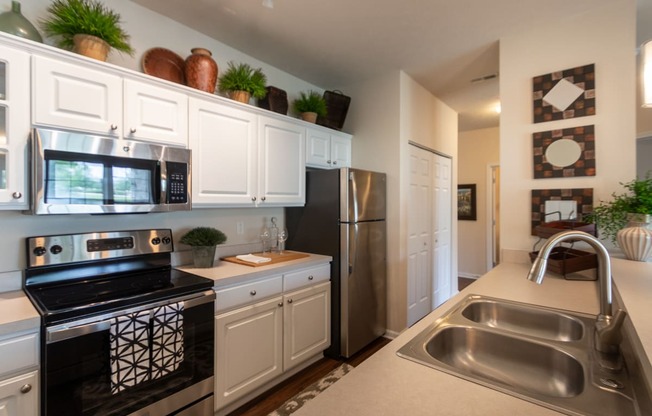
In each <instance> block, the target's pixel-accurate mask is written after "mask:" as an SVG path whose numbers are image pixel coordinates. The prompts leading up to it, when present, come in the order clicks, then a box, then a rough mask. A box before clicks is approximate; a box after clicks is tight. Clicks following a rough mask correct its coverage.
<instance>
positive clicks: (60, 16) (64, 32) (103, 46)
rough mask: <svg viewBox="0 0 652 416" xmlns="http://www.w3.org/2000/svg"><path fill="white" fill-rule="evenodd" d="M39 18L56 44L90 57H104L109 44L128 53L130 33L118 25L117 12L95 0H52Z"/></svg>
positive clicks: (107, 51)
mask: <svg viewBox="0 0 652 416" xmlns="http://www.w3.org/2000/svg"><path fill="white" fill-rule="evenodd" d="M47 12H48V13H49V16H48V17H46V18H44V19H42V20H41V22H40V23H41V27H42V28H43V30H44V32H45V34H46V35H48V36H52V37H55V38H58V41H57V45H58V46H59V47H61V48H64V49H72V50H73V51H74V52H77V53H79V54H82V55H85V56H89V57H91V58H95V59H99V60H101V61H106V57H107V55H108V53H109V51H110V49H111V48H113V49H115V50H117V51H119V52H124V53H127V54H129V55H132V56H133V54H134V50H133V49H132V48H131V46H130V45H129V35H128V34H127V33H126V32H125V31H124V30H123V29H122V27H121V26H120V15H119V14H118V13H115V12H114V11H112V10H110V9H108V8H107V7H105V6H104V5H103V4H102V3H100V2H99V1H96V0H54V1H53V2H52V4H50V6H49V7H48V8H47Z"/></svg>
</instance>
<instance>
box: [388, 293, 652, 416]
mask: <svg viewBox="0 0 652 416" xmlns="http://www.w3.org/2000/svg"><path fill="white" fill-rule="evenodd" d="M594 322H595V317H594V316H591V315H585V314H580V313H576V312H569V311H563V310H557V309H552V308H545V307H540V306H535V305H530V304H524V303H519V302H513V301H508V300H503V299H495V298H490V297H484V296H478V295H469V296H467V297H466V298H464V299H463V300H461V301H460V302H459V303H458V304H457V305H455V306H454V307H453V308H452V309H451V311H450V312H448V313H447V314H445V315H444V316H442V317H441V318H439V319H438V320H437V321H436V322H434V323H433V324H432V325H431V326H430V327H428V328H427V329H425V330H424V331H422V332H421V333H419V334H418V335H417V336H416V337H414V338H413V339H412V340H411V341H409V342H408V343H407V344H406V345H405V346H403V347H402V348H401V349H400V350H399V351H398V352H397V354H398V355H399V356H401V357H403V358H406V359H409V360H412V361H416V362H418V363H420V364H423V365H426V366H429V367H432V368H435V369H437V370H440V371H443V372H446V373H449V374H452V375H455V376H457V377H461V378H463V379H466V380H469V381H472V382H475V383H478V384H481V385H483V386H486V387H489V388H492V389H495V390H498V391H501V392H503V393H507V394H510V395H512V396H516V397H519V398H521V399H524V400H527V401H530V402H533V403H536V404H539V405H541V406H545V407H548V408H551V409H553V410H556V411H559V412H562V413H566V414H570V415H605V416H613V415H643V414H645V413H642V412H643V411H642V410H641V406H640V405H639V399H641V397H640V393H639V392H638V390H639V389H636V388H635V387H636V386H635V384H636V383H639V382H640V380H636V379H634V377H633V376H632V374H631V372H630V371H628V368H627V364H626V363H625V362H624V360H623V358H622V356H617V357H616V358H614V357H613V356H606V355H604V354H603V353H600V352H598V351H596V350H595V349H594V347H593V345H594V344H593V342H594V339H593V338H594V330H595V325H594ZM634 373H636V374H637V373H638V371H635V372H634ZM644 399H645V400H646V402H647V401H649V397H646V398H644ZM644 407H645V406H644Z"/></svg>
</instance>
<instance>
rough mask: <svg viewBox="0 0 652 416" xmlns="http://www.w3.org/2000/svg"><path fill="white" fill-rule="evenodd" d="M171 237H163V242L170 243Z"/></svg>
mask: <svg viewBox="0 0 652 416" xmlns="http://www.w3.org/2000/svg"><path fill="white" fill-rule="evenodd" d="M171 242H172V239H171V238H170V237H163V244H170V243H171Z"/></svg>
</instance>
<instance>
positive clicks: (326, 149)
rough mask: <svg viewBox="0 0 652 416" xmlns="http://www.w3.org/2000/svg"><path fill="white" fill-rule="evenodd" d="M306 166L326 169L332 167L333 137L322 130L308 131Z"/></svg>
mask: <svg viewBox="0 0 652 416" xmlns="http://www.w3.org/2000/svg"><path fill="white" fill-rule="evenodd" d="M306 141H307V144H306V147H307V153H306V165H311V166H317V167H325V168H329V167H330V166H331V136H330V134H328V133H326V132H323V131H321V130H312V129H308V130H307V137H306Z"/></svg>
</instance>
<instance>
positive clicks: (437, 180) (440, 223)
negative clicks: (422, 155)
mask: <svg viewBox="0 0 652 416" xmlns="http://www.w3.org/2000/svg"><path fill="white" fill-rule="evenodd" d="M451 164H452V161H451V159H449V158H447V157H443V156H439V155H436V154H433V166H434V178H433V179H434V187H433V222H432V223H433V238H434V241H433V256H432V259H433V296H432V302H433V304H432V307H433V309H434V308H436V307H437V306H439V305H441V304H442V303H444V302H445V301H447V300H448V299H449V298H450V297H451V295H452V293H451V292H452V287H453V285H452V281H453V279H456V278H457V277H456V276H452V275H451V273H452V270H453V268H452V259H451V251H452V250H451V249H452V248H451V244H452V231H451V227H452V224H453V215H452V214H453V209H452V208H453V207H452V196H451V188H452V175H451V173H452V172H451Z"/></svg>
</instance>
